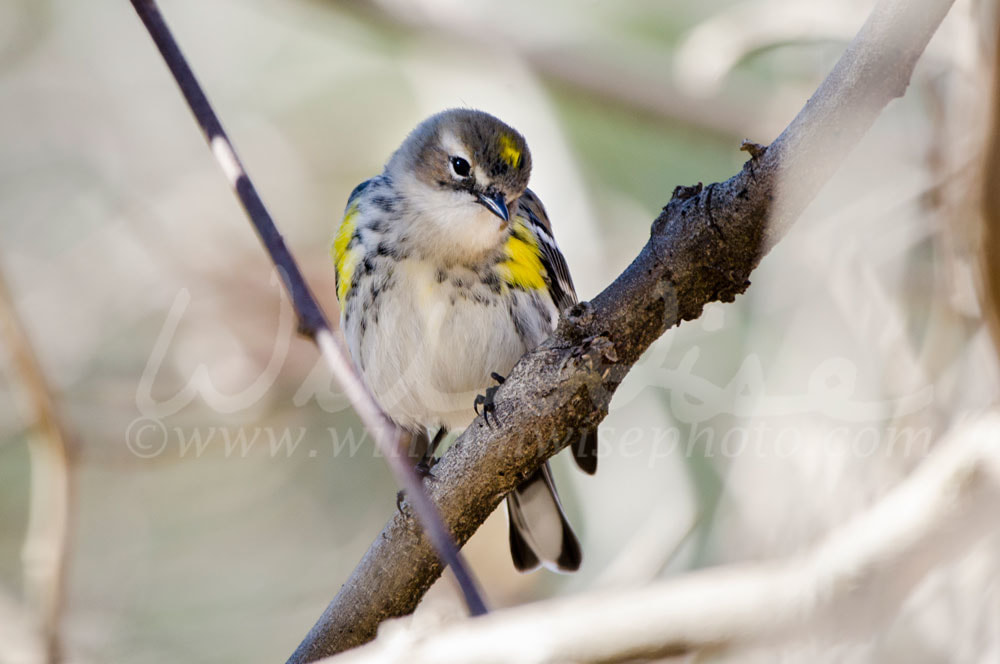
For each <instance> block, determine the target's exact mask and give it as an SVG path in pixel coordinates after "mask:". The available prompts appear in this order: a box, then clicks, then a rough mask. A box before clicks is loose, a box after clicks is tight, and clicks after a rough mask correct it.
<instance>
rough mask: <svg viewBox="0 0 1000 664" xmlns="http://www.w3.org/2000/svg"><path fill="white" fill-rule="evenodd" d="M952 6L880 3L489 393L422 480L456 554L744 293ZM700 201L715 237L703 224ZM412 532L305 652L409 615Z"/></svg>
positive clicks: (339, 647) (404, 532)
mask: <svg viewBox="0 0 1000 664" xmlns="http://www.w3.org/2000/svg"><path fill="white" fill-rule="evenodd" d="M953 1H954V0H880V2H879V3H878V4H877V5H876V6H875V8H874V9H873V10H872V13H871V16H870V17H869V19H868V21H867V22H866V23H865V25H864V26H863V27H862V28H861V30H860V32H859V33H858V35H857V36H856V37H855V38H854V40H853V41H852V42H851V44H850V45H849V46H848V47H847V49H846V51H845V52H844V54H843V55H842V56H841V58H840V60H839V61H838V62H837V64H836V66H835V67H834V69H833V71H832V72H831V73H830V74H829V76H827V78H826V80H824V81H823V83H822V85H821V86H820V87H819V89H818V90H816V92H815V94H813V96H812V97H811V98H810V99H809V101H808V103H807V104H806V105H805V106H804V107H803V109H802V110H801V111H800V112H799V114H798V115H797V116H796V117H795V119H794V120H793V121H792V122H791V124H789V126H788V127H787V128H786V129H785V131H784V132H782V134H781V136H779V137H778V138H777V139H776V140H775V141H774V142H773V143H772V144H771V145H769V146H768V147H767V150H766V151H764V152H763V153H762V154H760V155H759V156H757V157H752V158H751V160H750V161H748V162H747V164H746V165H745V166H744V168H743V170H742V171H741V172H740V173H738V174H736V175H735V176H733V177H732V178H730V179H729V180H727V181H726V182H722V183H718V184H716V185H715V186H714V187H711V188H708V189H701V190H698V188H697V187H696V188H693V189H684V190H680V191H678V194H679V195H678V196H676V197H675V198H673V199H672V200H671V201H670V202H669V203H668V204H667V205H666V207H665V208H664V209H663V212H662V214H660V216H659V217H658V218H657V219H656V220H655V221H654V222H653V225H652V232H651V237H650V239H649V242H648V243H647V244H646V246H645V247H643V249H642V250H641V252H640V253H639V255H638V256H637V257H636V259H635V260H634V261H633V262H632V264H631V265H630V266H629V267H628V268H627V269H626V270H625V272H623V273H622V274H621V275H620V276H619V277H618V278H617V279H616V280H615V282H614V283H613V284H611V285H610V286H608V287H607V288H606V289H605V290H604V291H603V292H602V293H601V294H600V295H598V296H597V297H596V298H594V300H593V301H592V302H591V303H590V307H589V308H587V310H586V315H579V316H573V317H571V318H565V319H564V320H563V321H561V323H560V325H559V328H558V329H557V330H556V332H555V333H554V334H553V335H552V336H551V337H550V338H549V339H548V340H547V341H546V342H545V343H543V344H542V345H541V346H539V347H538V348H536V349H535V350H533V351H531V352H529V353H528V354H526V355H525V356H524V357H523V358H521V360H520V361H519V362H518V364H517V365H516V366H515V367H514V369H513V370H512V371H511V373H510V375H508V376H507V380H506V381H505V382H504V384H503V385H502V386H501V387H500V389H499V391H498V393H497V394H498V397H499V398H498V399H497V401H496V403H497V410H498V411H500V412H499V413H498V414H499V415H500V416H501V418H502V420H503V422H504V427H503V428H502V429H500V428H491V427H487V426H485V424H484V422H483V419H482V418H479V419H477V420H476V421H474V422H473V424H472V425H471V426H470V427H469V428H468V429H466V431H465V433H464V434H463V435H462V436H461V437H460V438H459V439H458V441H456V443H455V444H454V445H453V446H452V448H451V449H450V450H449V451H448V453H447V454H445V455H444V457H443V458H442V459H441V461H440V462H438V464H437V465H436V466H435V467H434V474H435V477H436V478H437V481H436V482H434V484H433V486H431V487H429V490H430V492H431V497H432V498H433V499H434V501H435V502H436V503H437V506H438V509H439V510H440V512H441V514H442V515H444V518H445V519H446V520H447V522H448V523H449V524H450V525H451V529H452V532H453V533H454V534H455V537H456V538H458V541H459V542H465V541H466V540H467V539H468V538H469V537H471V536H472V534H473V533H474V532H475V531H476V529H477V528H478V527H479V526H480V524H482V523H483V521H485V520H486V517H488V516H489V515H490V514H491V513H492V512H493V510H494V509H495V508H496V507H497V505H498V504H499V502H500V501H501V500H502V498H503V496H504V495H506V494H507V493H508V492H509V491H510V490H511V489H513V488H514V487H515V486H516V484H517V483H518V481H519V478H523V477H526V476H527V475H529V474H530V473H531V472H533V470H534V469H536V468H537V467H538V466H539V465H540V464H541V463H542V462H543V460H544V459H546V458H547V457H549V456H551V455H552V454H555V453H556V452H558V451H559V450H560V449H561V448H562V447H564V446H565V445H567V444H569V442H570V441H571V440H573V437H572V436H569V435H567V433H571V432H573V431H588V430H591V429H593V428H594V427H595V426H596V425H597V424H598V423H599V422H600V421H601V420H602V419H603V418H604V416H605V415H606V414H607V407H608V403H609V402H610V400H611V396H612V394H613V393H614V391H615V389H616V388H617V387H618V385H619V384H620V383H621V381H622V379H623V378H624V377H625V375H626V374H627V373H628V371H629V370H630V369H631V367H632V365H633V363H635V361H636V360H637V359H638V358H639V356H640V355H641V354H642V353H643V352H644V351H645V350H646V349H647V348H648V347H649V345H650V344H651V343H652V342H653V341H655V340H656V339H657V338H659V337H660V335H661V334H663V332H664V331H665V330H667V329H668V328H670V327H672V326H674V325H677V324H678V323H680V322H681V321H685V320H691V319H694V318H697V317H698V316H699V315H701V311H702V309H703V307H704V306H705V304H707V303H709V302H713V301H717V300H718V301H723V302H729V301H732V300H733V299H734V298H735V297H736V296H737V295H738V294H740V293H742V292H743V291H745V290H746V288H747V287H748V286H749V281H748V280H747V279H748V277H749V275H750V273H751V271H752V270H753V269H754V268H756V266H757V264H758V263H759V262H760V260H761V258H762V257H763V256H764V254H765V253H767V251H768V250H770V248H771V247H773V246H774V244H775V243H776V242H777V241H778V240H779V239H780V238H781V237H782V236H783V235H784V234H785V232H786V231H787V230H788V228H789V227H790V226H791V225H792V223H793V222H794V221H795V219H796V218H797V217H798V216H799V215H800V213H801V211H802V209H803V208H804V207H805V206H806V205H807V204H808V203H809V201H811V200H812V199H813V198H814V197H815V195H816V193H817V192H818V191H819V189H820V188H821V187H822V186H823V185H824V184H825V183H826V181H827V180H829V178H830V177H831V176H832V175H833V173H834V171H835V170H836V169H837V167H838V166H839V165H840V164H841V163H842V162H843V160H844V158H845V156H846V155H847V153H848V152H849V151H850V150H851V149H852V148H853V147H854V146H855V145H856V144H857V143H858V141H860V139H861V137H862V136H863V135H864V134H865V133H866V132H867V130H868V128H869V127H870V126H871V125H872V123H873V122H874V121H875V119H876V118H877V117H878V116H879V114H880V113H881V112H882V109H883V108H885V106H886V105H887V104H888V103H889V102H890V101H891V100H892V99H894V98H896V97H899V96H901V95H902V94H903V92H904V91H905V90H906V87H907V85H908V84H909V81H910V77H911V75H912V73H913V68H914V66H915V65H916V62H917V59H918V58H919V56H920V54H921V53H922V52H923V50H924V48H925V47H926V45H927V42H928V41H929V40H930V37H931V35H932V34H933V33H934V31H935V30H936V29H937V26H938V25H939V24H940V23H941V20H942V19H943V18H944V16H945V14H946V13H947V12H948V9H949V8H950V7H951V5H952V3H953ZM708 191H711V192H712V205H711V210H712V219H713V220H714V223H715V225H716V226H717V228H715V229H713V228H712V226H711V224H710V221H709V219H708V218H707V217H706V214H705V212H706V209H707V205H706V201H705V200H704V198H705V197H707V195H708V193H707V192H708ZM580 312H581V313H582V312H583V309H582V308H581V309H580ZM595 347H598V348H606V347H611V349H612V350H613V353H609V352H606V351H602V352H594V351H593V350H592V349H593V348H595ZM567 357H569V358H571V360H570V361H567ZM573 358H576V360H579V359H581V358H583V359H586V360H587V361H576V360H574V359H573ZM412 530H413V529H412V525H411V522H410V519H409V518H408V517H407V516H406V515H396V516H394V517H393V519H392V520H391V521H390V522H389V523H388V524H387V525H386V526H385V529H384V530H383V531H382V533H381V534H380V535H379V536H378V537H376V539H375V541H374V542H373V543H372V545H371V547H370V548H369V550H368V553H367V554H365V557H364V559H362V561H361V563H360V564H359V565H358V567H357V568H355V570H354V573H353V574H352V575H351V577H350V579H349V580H348V582H347V583H345V584H344V586H343V587H342V588H341V590H340V592H339V593H338V595H337V596H336V597H335V598H334V599H333V601H332V602H331V603H330V606H329V607H328V608H327V610H326V612H325V613H324V616H323V618H322V619H321V620H320V623H319V624H317V625H316V626H315V627H314V628H313V630H312V632H311V633H310V638H311V639H312V641H311V642H310V644H309V648H310V651H311V652H316V653H331V654H332V653H335V652H340V651H343V650H346V649H348V648H352V647H354V646H356V645H359V644H361V643H364V642H366V641H368V640H370V639H372V638H373V637H374V636H375V633H376V629H377V627H378V625H379V623H380V622H381V621H383V620H384V619H385V618H387V617H389V616H399V615H405V614H407V613H409V612H410V611H412V610H413V609H414V607H415V606H416V604H417V602H418V601H419V599H420V597H421V595H422V594H423V592H424V591H425V590H426V589H427V588H428V587H430V585H431V583H432V582H433V581H434V579H436V578H437V576H438V575H439V574H440V573H441V566H440V563H439V562H438V561H437V559H436V557H435V556H434V555H433V552H432V551H430V550H429V549H428V547H427V545H426V543H424V542H422V541H421V540H420V539H419V538H418V537H415V536H414V535H413V534H412ZM300 650H301V649H300ZM291 661H292V662H303V661H309V660H308V659H306V658H301V657H293V658H292V660H291Z"/></svg>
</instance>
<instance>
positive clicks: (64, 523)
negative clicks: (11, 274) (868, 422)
mask: <svg viewBox="0 0 1000 664" xmlns="http://www.w3.org/2000/svg"><path fill="white" fill-rule="evenodd" d="M0 338H3V340H4V342H5V345H6V347H7V349H8V352H9V354H10V357H11V361H12V364H13V366H14V372H15V374H16V376H15V380H13V381H12V382H14V383H19V384H21V385H22V386H23V388H24V394H25V397H26V398H25V402H26V403H27V404H28V409H29V411H30V415H29V421H30V422H32V423H33V429H34V430H33V431H30V432H29V434H28V454H29V457H30V459H31V483H30V487H31V494H30V498H29V507H28V528H27V533H26V535H25V537H24V546H23V548H22V550H21V560H22V564H23V566H24V589H25V595H26V596H27V600H28V604H29V606H30V607H31V609H32V610H33V611H34V612H35V614H36V616H37V621H38V626H39V629H40V630H41V632H42V633H41V641H42V643H43V644H44V647H45V661H46V662H48V663H49V664H55V662H58V661H60V660H61V659H62V653H61V646H60V639H59V623H60V620H61V617H62V611H63V607H64V605H65V595H66V565H67V559H68V552H69V512H70V502H71V500H72V486H71V479H72V475H71V473H70V459H71V438H70V435H69V433H68V432H67V431H66V429H65V427H64V426H63V423H62V421H61V419H60V418H59V413H58V411H57V409H56V405H55V402H54V400H53V399H52V391H51V390H50V389H49V386H48V383H47V381H46V380H45V375H44V373H43V372H42V368H41V366H40V365H39V363H38V358H37V357H36V356H35V353H34V351H33V350H32V347H31V342H30V340H29V337H28V333H27V331H26V330H25V328H24V326H23V325H22V324H21V320H20V318H19V317H18V315H17V311H16V309H15V308H14V300H13V298H11V296H10V292H9V291H8V290H7V285H6V282H5V280H4V278H3V275H2V274H0Z"/></svg>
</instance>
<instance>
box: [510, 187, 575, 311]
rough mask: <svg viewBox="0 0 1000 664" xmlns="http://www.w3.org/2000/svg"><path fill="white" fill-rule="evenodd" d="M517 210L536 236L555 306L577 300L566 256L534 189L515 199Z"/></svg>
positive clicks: (564, 306) (560, 306) (566, 305)
mask: <svg viewBox="0 0 1000 664" xmlns="http://www.w3.org/2000/svg"><path fill="white" fill-rule="evenodd" d="M518 214H519V215H520V216H521V217H523V218H524V219H526V220H527V221H528V223H529V224H530V225H531V228H532V231H534V233H535V237H537V238H538V247H539V249H540V250H541V252H542V265H544V266H545V272H546V273H547V276H548V279H547V280H546V281H547V282H548V286H549V295H551V296H552V301H553V302H555V305H556V308H557V309H559V311H560V312H561V311H562V310H563V309H565V308H566V307H568V306H570V305H573V304H576V289H575V288H574V287H573V278H572V277H571V276H570V275H569V266H568V265H566V259H565V258H564V257H563V255H562V252H561V251H559V246H558V245H556V239H555V237H553V235H552V225H551V224H550V223H549V217H548V215H547V214H545V207H544V206H543V205H542V201H541V200H540V199H539V198H538V196H536V195H535V192H533V191H531V190H530V189H526V190H525V191H524V194H522V195H521V198H520V199H518Z"/></svg>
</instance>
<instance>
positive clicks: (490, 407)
mask: <svg viewBox="0 0 1000 664" xmlns="http://www.w3.org/2000/svg"><path fill="white" fill-rule="evenodd" d="M490 377H491V378H492V379H493V380H495V381H496V382H497V384H496V385H494V386H493V387H487V388H486V394H477V395H476V401H475V402H474V403H473V405H472V407H473V409H474V410H475V411H476V415H482V416H483V419H484V420H486V426H490V415H493V424H499V421H498V420H497V416H496V410H497V404H496V393H497V390H499V389H500V386H501V385H503V383H504V380H506V379H505V378H504V377H503V376H501V375H500V374H498V373H497V372H495V371H494V372H493V373H491V374H490ZM480 408H482V412H480V410H479V409H480Z"/></svg>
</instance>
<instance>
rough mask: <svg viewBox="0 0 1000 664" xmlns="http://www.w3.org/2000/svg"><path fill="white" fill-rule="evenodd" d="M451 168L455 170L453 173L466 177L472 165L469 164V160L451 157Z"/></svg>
mask: <svg viewBox="0 0 1000 664" xmlns="http://www.w3.org/2000/svg"><path fill="white" fill-rule="evenodd" d="M451 170H453V171H455V175H457V176H458V177H460V178H467V177H469V173H470V172H471V171H472V167H471V166H469V162H467V161H466V160H464V159H462V158H461V157H452V158H451Z"/></svg>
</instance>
